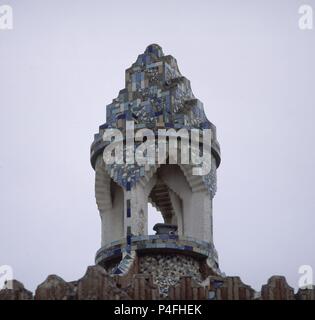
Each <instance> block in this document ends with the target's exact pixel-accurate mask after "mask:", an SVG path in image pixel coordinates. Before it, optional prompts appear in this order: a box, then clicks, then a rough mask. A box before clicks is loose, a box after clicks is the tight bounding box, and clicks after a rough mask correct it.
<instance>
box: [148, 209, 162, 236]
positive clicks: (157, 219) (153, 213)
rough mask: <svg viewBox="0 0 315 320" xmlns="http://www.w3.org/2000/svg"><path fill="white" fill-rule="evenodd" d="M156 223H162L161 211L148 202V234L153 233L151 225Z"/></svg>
mask: <svg viewBox="0 0 315 320" xmlns="http://www.w3.org/2000/svg"><path fill="white" fill-rule="evenodd" d="M157 223H164V219H163V216H162V213H161V212H160V211H158V210H157V209H156V208H154V207H153V206H152V204H151V203H148V234H149V235H152V234H155V231H154V230H153V227H154V225H155V224H157Z"/></svg>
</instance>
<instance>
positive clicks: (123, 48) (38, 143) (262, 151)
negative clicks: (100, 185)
mask: <svg viewBox="0 0 315 320" xmlns="http://www.w3.org/2000/svg"><path fill="white" fill-rule="evenodd" d="M1 4H10V5H11V6H12V8H13V18H14V21H13V22H14V28H13V30H10V31H3V30H2V31H1V30H0V110H1V113H0V146H1V149H0V227H1V229H0V265H3V264H9V265H11V266H12V267H13V271H14V276H15V278H17V279H18V280H20V281H22V282H23V283H24V285H25V286H26V288H28V289H31V290H34V289H35V288H36V286H37V285H38V284H39V283H41V282H42V281H44V279H45V278H46V277H47V276H48V275H49V274H58V275H59V276H61V277H63V278H64V279H65V280H67V281H70V280H75V279H78V278H80V277H81V276H83V274H84V273H85V270H86V267H87V266H88V265H91V264H93V263H94V256H95V252H96V251H97V250H98V249H99V246H100V238H101V229H100V218H99V214H98V210H97V207H96V204H95V198H94V171H93V170H92V168H91V166H90V163H89V148H90V144H91V142H92V140H93V134H94V133H95V132H97V130H98V126H99V125H100V124H102V123H104V122H105V114H106V113H105V111H106V109H105V106H106V105H107V104H108V103H110V102H111V100H112V99H113V98H115V97H116V96H117V94H118V91H119V90H120V89H122V88H123V87H124V72H125V69H126V68H128V67H129V66H130V65H131V64H132V63H133V62H134V61H135V60H136V58H137V56H138V54H140V53H142V52H143V51H144V50H145V48H146V46H147V45H149V44H150V43H158V44H160V45H161V46H162V48H163V51H164V53H165V54H171V55H173V56H174V57H175V58H176V59H177V61H178V64H179V68H180V70H181V73H182V74H183V75H184V76H186V77H187V78H188V79H190V80H191V85H192V89H193V92H194V94H195V96H196V97H197V98H198V99H200V100H201V101H202V102H203V103H204V107H205V111H206V114H207V116H208V119H209V120H210V121H211V122H213V123H214V124H215V125H216V126H217V133H218V140H219V142H220V144H221V151H222V163H221V166H220V168H219V170H218V192H217V195H216V197H215V199H214V241H215V246H216V248H217V250H218V253H219V262H220V267H221V270H222V271H223V272H225V273H226V274H227V275H239V276H240V277H241V279H242V280H243V281H244V282H245V283H247V284H250V285H252V286H253V287H254V288H255V289H256V290H260V288H261V285H262V284H264V283H266V281H267V279H268V278H269V277H270V276H272V275H274V274H281V275H284V276H286V277H287V280H288V282H289V284H290V285H291V286H293V287H295V288H297V285H298V278H299V274H298V268H299V266H300V265H305V264H306V265H311V266H312V267H313V268H315V250H314V244H315V232H314V227H315V216H314V214H315V188H314V181H315V169H314V164H315V148H314V139H315V133H314V118H315V110H314V109H315V102H314V101H315V90H314V89H315V86H314V82H315V81H314V80H315V78H314V77H315V72H314V71H315V30H307V31H301V30H300V29H299V28H298V19H299V14H298V8H299V6H300V5H301V4H311V5H312V6H313V9H314V10H315V1H314V0H303V1H297V0H286V1H285V0H278V1H266V0H256V1H253V0H248V1H235V0H231V1H222V0H220V1H219V0H218V1H209V0H205V1H201V0H195V1H183V0H180V1H174V0H173V1H169V0H168V1H166V0H165V1H153V2H152V1H137V0H134V1H119V0H116V1H87V0H86V1H80V0H76V1H73V0H72V1H70V0H69V1H56V0H54V1H52V0H51V1H48V0H46V1H33V0H23V1H22V0H19V1H10V0H5V1H4V0H0V5H1ZM156 217H158V215H157V214H156ZM156 220H158V218H157V219H156Z"/></svg>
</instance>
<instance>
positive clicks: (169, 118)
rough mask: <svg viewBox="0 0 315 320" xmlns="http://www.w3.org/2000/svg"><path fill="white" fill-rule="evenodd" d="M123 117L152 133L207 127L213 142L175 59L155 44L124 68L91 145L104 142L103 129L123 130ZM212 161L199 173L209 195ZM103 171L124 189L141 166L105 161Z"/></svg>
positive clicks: (140, 174)
mask: <svg viewBox="0 0 315 320" xmlns="http://www.w3.org/2000/svg"><path fill="white" fill-rule="evenodd" d="M126 120H128V121H131V120H133V121H134V124H135V130H138V129H142V128H148V129H151V130H153V131H154V132H155V133H156V134H157V131H158V129H163V128H165V129H169V128H174V129H181V128H186V129H188V130H189V129H191V128H196V129H211V130H212V136H213V140H215V141H216V132H215V126H214V125H213V124H212V123H211V122H210V121H209V120H208V119H207V117H206V115H205V112H204V109H203V104H202V102H200V101H199V100H198V99H196V98H195V97H194V95H193V93H192V90H191V87H190V81H189V80H188V79H186V78H185V77H183V76H182V75H181V73H180V71H179V69H178V66H177V62H176V59H175V58H174V57H172V56H170V55H167V56H164V54H163V51H162V49H161V47H160V46H158V45H156V44H153V45H150V46H148V47H147V49H146V51H145V52H144V53H143V54H141V55H139V56H138V58H137V61H136V62H135V63H134V64H133V65H132V66H131V67H130V68H129V69H127V70H126V83H125V88H124V89H122V90H121V91H120V92H119V95H118V97H117V98H116V99H114V100H113V102H112V103H111V104H109V105H107V108H106V123H105V124H104V125H102V126H100V130H99V133H98V134H96V135H95V138H94V143H93V144H92V147H93V146H94V148H95V147H96V146H97V144H102V143H103V144H104V142H103V141H102V136H103V133H104V131H105V129H107V128H117V129H120V130H121V131H122V132H125V125H126ZM216 143H217V142H216ZM105 145H106V144H104V145H103V147H104V146H105ZM217 145H218V144H217ZM135 146H137V144H135ZM92 152H93V151H92ZM212 160H213V161H212V164H211V171H210V173H209V174H208V175H205V176H203V181H204V183H205V185H206V186H207V189H208V190H209V192H210V195H211V197H212V198H213V196H214V194H215V192H216V167H217V165H218V164H217V163H216V161H215V160H214V158H213V159H212ZM106 170H107V172H108V174H109V175H110V176H111V178H112V179H113V180H114V181H115V182H117V183H118V184H119V185H120V186H122V187H123V188H124V189H126V190H130V189H131V188H132V186H133V185H135V184H136V183H137V182H138V181H139V180H140V179H141V177H143V176H144V175H145V166H140V165H138V164H133V165H131V164H112V165H108V164H107V165H106Z"/></svg>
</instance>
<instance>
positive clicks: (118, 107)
mask: <svg viewBox="0 0 315 320" xmlns="http://www.w3.org/2000/svg"><path fill="white" fill-rule="evenodd" d="M128 121H129V122H130V121H133V123H134V130H135V131H137V130H140V129H144V128H147V129H150V130H151V131H153V132H154V135H155V136H157V134H158V132H159V129H167V130H170V129H173V130H175V131H176V132H177V131H178V130H179V129H183V128H185V129H187V130H191V129H198V130H201V131H202V130H203V129H210V130H211V133H212V135H211V170H210V172H209V173H208V174H206V175H194V174H193V166H192V165H191V164H190V163H188V164H181V163H179V164H178V162H177V163H174V162H172V159H171V158H170V152H169V151H166V158H165V161H164V162H162V163H145V164H138V163H137V164H124V163H122V164H117V163H113V164H107V163H105V161H104V158H103V150H104V148H106V146H107V145H108V144H109V142H106V141H105V140H104V139H103V135H104V132H105V131H106V130H107V129H110V128H115V129H119V130H121V132H122V137H123V138H122V139H123V140H124V143H125V145H124V150H123V152H124V153H126V152H128V150H126V136H127V131H128V127H127V126H126V123H127V122H128ZM135 144H136V145H137V142H135ZM169 144H170V143H169V140H167V139H165V144H164V145H165V146H166V150H170V149H168V148H167V147H170V146H169ZM202 144H204V141H202V140H201V142H200V143H199V146H202ZM176 148H178V150H179V152H180V143H178V144H177V147H176ZM91 164H92V167H93V168H94V170H95V196H96V202H97V206H98V209H99V212H100V217H101V224H102V246H101V248H100V249H99V250H98V252H97V254H96V263H97V264H100V265H102V266H103V267H104V268H105V269H107V270H108V271H110V272H112V273H113V274H121V275H124V274H126V273H128V272H129V273H130V272H134V273H149V274H152V275H153V277H154V281H155V283H156V284H158V285H159V288H160V292H161V294H164V295H167V290H168V287H169V286H170V285H173V284H176V282H177V281H179V277H180V276H185V275H189V276H193V277H194V279H195V280H196V281H197V282H202V281H203V279H205V278H206V277H207V276H208V275H211V274H212V275H218V274H220V271H219V266H218V258H217V252H216V250H215V247H214V244H213V237H212V235H213V228H212V225H213V224H212V200H213V197H214V195H215V192H216V169H217V168H218V166H219V164H220V147H219V143H218V141H217V139H216V128H215V126H214V125H213V124H212V123H211V122H210V121H209V120H208V119H207V117H206V115H205V113H204V109H203V104H202V103H201V102H200V101H199V100H198V99H196V98H195V97H194V95H193V93H192V90H191V87H190V81H189V80H188V79H186V78H185V77H184V76H182V75H181V73H180V71H179V69H178V66H177V62H176V59H175V58H174V57H172V56H170V55H164V54H163V51H162V49H161V47H160V46H158V45H156V44H153V45H150V46H148V47H147V49H146V50H145V52H144V53H143V54H140V55H139V56H138V58H137V60H136V62H135V63H134V64H133V65H132V66H131V67H130V68H129V69H127V70H126V76H125V88H124V89H122V90H120V92H119V94H118V97H117V98H115V99H114V100H113V101H112V103H110V104H109V105H107V108H106V123H105V124H103V125H101V126H100V127H99V132H98V133H97V134H95V136H94V141H93V143H92V146H91ZM148 202H150V203H151V204H152V205H153V206H154V207H156V208H157V209H158V210H159V211H160V212H161V213H162V216H163V219H164V224H158V225H156V226H155V228H154V229H155V230H156V235H148Z"/></svg>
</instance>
